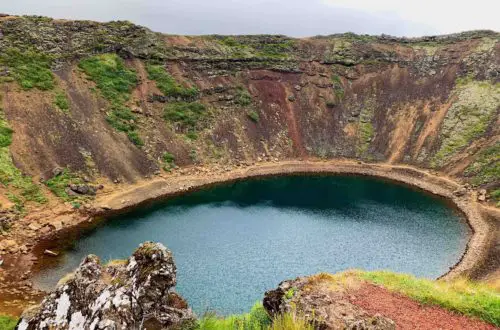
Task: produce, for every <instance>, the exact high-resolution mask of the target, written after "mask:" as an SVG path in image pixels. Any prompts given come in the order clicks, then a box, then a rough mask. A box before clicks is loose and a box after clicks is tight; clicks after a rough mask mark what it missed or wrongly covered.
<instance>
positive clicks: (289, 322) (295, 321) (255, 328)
mask: <svg viewBox="0 0 500 330" xmlns="http://www.w3.org/2000/svg"><path fill="white" fill-rule="evenodd" d="M196 329H198V330H313V327H312V326H311V325H310V324H308V323H307V321H306V320H305V318H302V317H298V316H297V315H296V314H295V313H285V314H282V315H279V316H277V317H275V318H274V319H273V320H271V319H270V317H269V316H268V314H267V312H266V310H265V309H264V307H263V306H262V303H260V302H257V303H256V304H255V305H254V306H253V307H252V309H251V310H250V313H246V314H241V315H230V316H227V317H217V315H216V314H214V313H208V314H206V315H204V316H203V317H202V318H201V320H199V321H198V324H197V327H196Z"/></svg>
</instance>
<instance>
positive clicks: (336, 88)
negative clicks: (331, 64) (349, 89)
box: [332, 75, 344, 101]
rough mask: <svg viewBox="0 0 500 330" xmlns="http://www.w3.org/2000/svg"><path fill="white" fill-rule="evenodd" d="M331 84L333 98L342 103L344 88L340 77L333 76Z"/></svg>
mask: <svg viewBox="0 0 500 330" xmlns="http://www.w3.org/2000/svg"><path fill="white" fill-rule="evenodd" d="M332 83H333V92H334V93H335V97H336V98H337V100H338V101H342V99H343V98H344V86H343V85H342V80H341V79H340V76H338V75H333V76H332Z"/></svg>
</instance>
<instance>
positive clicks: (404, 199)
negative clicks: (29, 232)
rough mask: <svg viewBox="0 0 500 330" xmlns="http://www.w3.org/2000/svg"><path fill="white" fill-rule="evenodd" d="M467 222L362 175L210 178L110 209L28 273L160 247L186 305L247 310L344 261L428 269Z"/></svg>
mask: <svg viewBox="0 0 500 330" xmlns="http://www.w3.org/2000/svg"><path fill="white" fill-rule="evenodd" d="M469 234H470V230H469V228H468V226H467V224H466V223H465V222H464V220H463V219H462V218H461V217H460V216H459V215H458V214H457V213H456V211H454V210H453V209H451V208H449V207H448V206H447V205H446V204H445V203H444V202H443V201H441V200H438V199H436V198H434V197H431V196H429V195H427V194H424V193H422V192H419V191H415V190H412V189H410V188H407V187H405V186H401V185H397V184H393V183H389V182H385V181H382V180H377V179H372V178H364V177H336V176H288V177H273V178H263V179H252V180H248V181H240V182H235V183H230V184H224V185H218V186H215V187H212V188H209V189H205V190H201V191H198V192H194V193H190V194H188V195H185V196H182V197H177V198H174V199H171V200H169V201H167V202H163V203H161V204H156V205H154V206H153V207H149V208H143V209H140V210H137V211H135V212H133V213H130V214H127V215H122V216H120V217H117V218H114V219H111V220H110V221H107V222H106V223H104V224H102V225H101V226H99V228H97V229H95V230H93V231H92V232H90V233H88V234H86V235H85V236H84V237H83V238H81V239H80V240H78V241H77V242H75V244H74V246H73V247H72V248H71V249H70V250H69V251H68V252H67V253H65V254H64V256H63V257H62V258H61V262H60V263H59V264H58V265H56V266H53V267H50V268H48V269H44V270H43V271H41V272H40V273H39V275H38V276H37V277H36V281H37V283H38V285H39V286H41V287H44V288H50V287H51V286H53V285H54V284H55V283H56V282H57V280H58V279H59V278H60V277H62V276H63V275H64V274H65V273H67V272H69V271H71V270H72V269H73V268H75V267H76V266H77V265H78V264H79V262H80V261H81V259H82V258H83V257H84V256H85V255H87V254H89V253H94V254H97V255H98V256H100V257H101V258H102V259H104V260H109V259H116V258H127V257H128V256H130V254H131V253H132V252H133V251H134V249H135V248H137V246H138V245H139V244H140V243H141V242H144V241H146V240H152V241H159V242H162V243H164V244H165V245H166V246H167V247H169V248H170V249H171V250H172V251H173V253H174V257H175V261H176V264H177V269H178V285H177V290H178V292H179V293H180V294H181V295H182V296H184V297H185V298H186V299H187V300H188V302H189V304H190V305H191V306H192V307H193V309H194V310H195V312H197V313H203V312H204V311H206V310H216V311H217V312H219V313H221V314H229V313H239V312H244V311H247V310H249V308H250V307H251V306H252V305H253V303H254V302H255V301H257V300H260V299H262V297H263V294H264V292H265V291H266V290H269V289H272V288H274V287H276V285H277V284H278V283H279V282H280V281H282V280H285V279H289V278H294V277H296V276H300V275H308V274H314V273H318V272H337V271H342V270H345V269H348V268H363V269H367V270H375V269H390V270H393V271H396V272H406V273H412V274H414V275H417V276H423V277H429V278H436V277H438V276H440V275H442V274H443V273H445V272H446V271H447V270H448V268H449V267H450V266H452V265H454V264H455V263H456V262H457V261H458V260H459V259H460V256H461V255H462V253H463V252H464V250H465V247H466V244H467V240H468V238H469Z"/></svg>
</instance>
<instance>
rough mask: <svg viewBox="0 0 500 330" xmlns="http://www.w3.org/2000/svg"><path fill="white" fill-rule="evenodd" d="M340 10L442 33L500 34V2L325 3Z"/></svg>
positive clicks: (395, 0)
mask: <svg viewBox="0 0 500 330" xmlns="http://www.w3.org/2000/svg"><path fill="white" fill-rule="evenodd" d="M322 2H323V3H324V4H327V5H329V6H332V7H337V8H348V9H356V10H360V11H364V12H369V13H373V14H376V13H379V14H380V13H384V14H386V15H387V14H389V15H395V16H397V17H399V18H401V19H404V20H406V21H409V22H414V23H419V24H424V25H426V26H429V27H431V28H432V29H434V30H436V31H438V32H439V33H453V32H459V31H466V30H477V29H489V30H495V31H500V19H499V16H498V14H499V12H500V1H495V0H474V1H464V0H410V1H401V0H322Z"/></svg>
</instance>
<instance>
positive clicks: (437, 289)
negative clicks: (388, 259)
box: [357, 271, 500, 326]
mask: <svg viewBox="0 0 500 330" xmlns="http://www.w3.org/2000/svg"><path fill="white" fill-rule="evenodd" d="M357 274H358V275H359V276H360V277H361V278H362V279H365V280H367V281H370V282H373V283H376V284H379V285H383V286H384V287H386V288H387V289H388V290H391V291H395V292H398V293H401V294H403V295H405V296H408V297H410V298H412V299H415V300H417V301H419V302H421V303H423V304H432V305H438V306H441V307H443V308H446V309H448V310H450V311H453V312H458V313H462V314H465V315H468V316H475V317H478V318H480V319H482V320H484V321H486V322H489V323H492V324H494V325H496V326H500V295H499V294H498V292H497V291H495V290H494V289H492V288H491V287H489V286H488V285H486V284H483V283H473V282H471V281H468V280H465V279H462V280H455V281H450V282H447V281H432V280H427V279H419V278H416V277H413V276H411V275H406V274H395V273H391V272H387V271H376V272H358V273H357Z"/></svg>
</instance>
